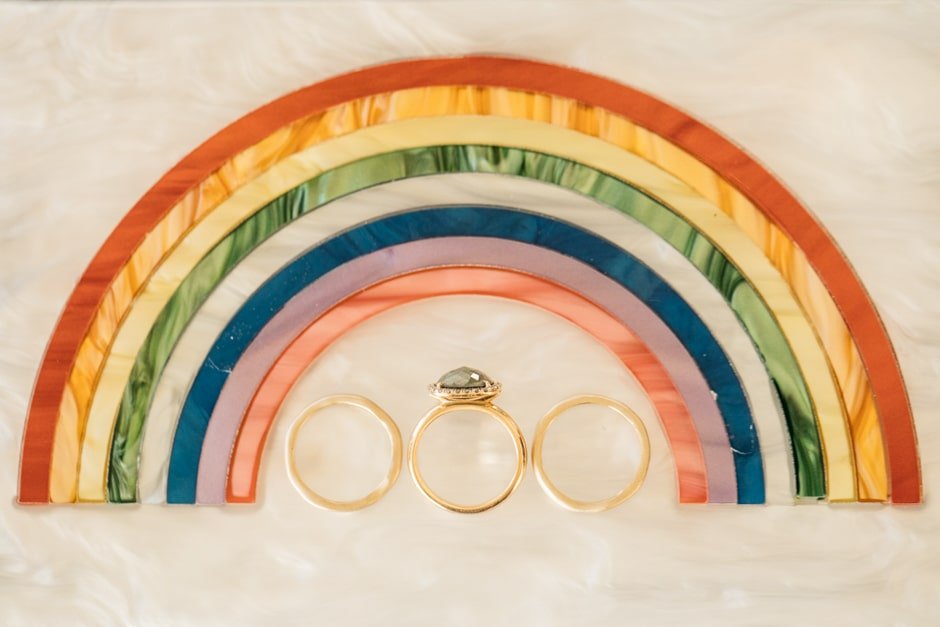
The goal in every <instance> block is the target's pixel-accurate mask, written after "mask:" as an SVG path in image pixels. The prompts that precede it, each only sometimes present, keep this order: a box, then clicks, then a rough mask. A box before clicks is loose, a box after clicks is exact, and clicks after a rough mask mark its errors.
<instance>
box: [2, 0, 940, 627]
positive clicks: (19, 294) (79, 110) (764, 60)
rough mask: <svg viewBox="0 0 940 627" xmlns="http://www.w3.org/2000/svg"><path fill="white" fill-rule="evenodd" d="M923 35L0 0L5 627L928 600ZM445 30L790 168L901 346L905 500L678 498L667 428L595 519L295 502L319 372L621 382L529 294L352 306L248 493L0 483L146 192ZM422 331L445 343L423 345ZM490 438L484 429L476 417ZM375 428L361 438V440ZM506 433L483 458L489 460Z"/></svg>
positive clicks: (411, 403)
mask: <svg viewBox="0 0 940 627" xmlns="http://www.w3.org/2000/svg"><path fill="white" fill-rule="evenodd" d="M938 29H940V9H938V7H937V5H936V4H932V3H931V4H927V3H905V4H900V3H871V4H862V3H832V4H827V5H821V4H815V3H807V2H802V3H792V4H789V3H788V4H778V3H760V4H757V3H754V4H745V3H741V2H711V3H687V4H686V3H678V2H670V3H630V4H613V3H589V2H577V3H567V4H549V3H540V4H523V3H519V4H511V3H506V2H494V3H472V4H470V3H467V4H461V3H456V2H455V3H410V4H408V3H392V2H389V3H379V4H351V3H315V4H310V5H301V4H294V3H287V4H276V3H265V4H264V5H260V4H256V5H251V4H241V5H225V4H217V5H211V6H209V5H193V4H185V3H179V4H176V3H168V4H140V5H131V6H127V5H109V4H101V5H99V4H94V3H83V4H76V5H55V4H45V3H44V4H35V5H32V4H30V5H27V4H4V5H0V51H2V52H0V295H2V299H0V343H2V346H3V350H2V352H0V453H2V457H3V459H4V460H5V463H4V464H2V465H0V494H4V495H6V496H5V498H3V499H0V501H2V504H0V623H3V624H4V625H37V624H69V623H74V624H96V625H97V624H101V625H123V624H134V625H167V624H200V625H233V624H301V623H303V624H309V623H314V624H325V625H339V624H348V625H379V624H381V625H478V624H495V625H517V624H538V625H571V624H604V625H622V624H625V623H637V624H654V623H659V624H676V625H687V624H701V623H711V624H794V623H797V624H820V625H831V624H853V625H854V624H922V625H930V624H936V623H937V622H938V620H940V610H938V609H937V605H936V599H937V597H938V595H940V560H938V554H937V551H938V550H940V549H938V541H940V526H938V524H937V516H938V509H937V508H938V506H937V505H936V500H935V499H932V498H931V497H932V496H934V495H935V493H936V490H935V486H937V485H938V482H940V466H938V464H940V457H938V453H937V451H938V450H940V449H938V447H940V427H938V424H937V419H938V417H940V416H938V411H937V407H938V405H940V393H938V391H937V386H936V378H937V377H938V376H940V352H938V344H940V331H938V327H937V323H936V321H937V319H938V316H940V298H938V293H940V291H938V289H940V279H938V276H940V255H938V254H937V250H940V212H938V211H937V202H938V201H940V176H938V174H940V172H938V163H940V121H938V118H937V115H936V103H937V102H938V101H940V39H938V38H937V36H936V33H937V32H938ZM464 52H501V53H508V54H514V55H524V56H530V57H537V58H542V59H546V60H549V61H555V62H559V63H564V64H568V65H573V66H577V67H580V68H583V69H586V70H589V71H593V72H597V73H600V74H604V75H607V76H611V77H614V78H617V79H620V80H622V81H624V82H627V83H629V84H631V85H634V86H637V87H640V88H643V89H646V90H648V91H650V92H652V93H654V94H656V95H658V96H660V97H662V98H663V99H665V100H667V101H669V102H672V103H674V104H676V105H678V106H679V107H681V108H683V109H685V110H687V111H690V112H692V113H693V114H694V115H695V116H696V117H698V118H699V119H702V120H704V121H706V122H708V123H710V124H712V125H714V126H715V127H717V128H719V129H720V130H721V131H722V132H724V133H726V134H727V135H728V136H729V137H731V138H732V139H733V140H734V141H736V142H738V143H739V144H741V145H743V146H745V147H746V148H747V149H748V150H749V151H751V152H752V153H754V154H755V155H756V156H757V157H758V158H759V159H761V160H762V161H763V162H764V163H765V164H767V165H768V166H769V167H770V168H771V169H772V170H773V171H775V172H776V173H777V174H778V175H779V176H780V177H781V178H782V180H783V181H784V182H785V183H786V184H787V185H789V186H790V187H791V188H792V189H794V190H795V192H796V193H797V194H798V195H799V196H800V197H801V198H802V199H803V200H804V201H805V202H806V203H807V204H808V206H809V207H811V208H812V210H813V211H814V212H815V213H816V214H817V215H818V216H819V217H820V219H821V220H822V221H823V223H824V224H825V225H826V226H827V227H828V228H829V229H830V230H831V231H832V233H833V234H834V235H835V237H836V240H837V241H838V242H839V244H840V245H841V246H842V247H843V249H844V250H845V251H846V253H847V255H848V257H849V259H850V260H851V261H852V262H853V264H854V265H855V267H856V268H857V269H858V271H859V273H860V275H861V277H862V279H863V281H864V282H865V284H866V285H867V286H868V288H869V289H870V291H871V293H872V295H873V297H874V299H875V302H876V303H877V304H878V306H879V310H880V312H881V313H882V315H883V316H884V319H885V323H886V325H887V327H888V330H889V332H890V333H891V336H892V338H893V339H894V341H895V343H896V347H897V350H898V353H899V357H900V360H901V363H902V367H903V369H904V373H905V375H906V378H907V381H908V384H909V388H910V392H911V399H912V403H913V406H914V412H915V418H916V419H917V423H918V435H919V438H920V444H921V449H922V455H923V466H924V474H925V482H926V492H927V498H928V504H927V505H926V506H924V507H922V508H911V509H899V508H887V507H878V506H854V507H830V506H825V505H823V506H818V507H815V506H800V507H793V506H768V507H748V508H745V507H684V508H680V507H678V506H677V505H676V504H675V502H674V498H673V491H672V485H671V481H672V477H671V474H670V473H671V468H670V466H669V464H668V463H667V459H666V458H665V456H664V455H663V451H662V450H660V451H659V452H658V457H654V464H653V467H652V468H651V470H650V477H649V479H648V482H647V484H646V485H645V486H644V488H643V490H642V491H641V493H640V494H639V495H638V496H637V497H636V499H635V500H633V501H631V502H630V503H628V504H627V505H625V506H623V507H621V508H620V509H617V510H615V511H613V512H610V513H608V514H605V515H575V514H570V513H567V512H564V511H562V510H560V509H558V508H556V507H555V506H553V505H551V504H550V503H549V502H548V501H547V499H546V498H545V497H544V496H543V495H542V494H541V492H540V490H539V489H538V487H537V485H536V483H535V481H534V478H533V477H532V476H529V477H528V478H527V480H526V482H525V483H524V484H523V486H522V488H521V489H520V491H519V493H517V494H516V495H514V496H513V498H512V499H511V501H509V502H507V503H506V504H505V505H504V506H503V507H501V508H500V509H497V510H495V511H493V512H491V513H490V514H488V515H484V516H478V517H458V516H453V515H448V514H446V513H445V512H441V511H438V510H436V509H434V508H433V507H431V506H430V505H429V504H427V503H425V502H424V501H423V500H422V499H421V497H420V495H419V494H418V493H417V491H416V490H415V489H414V488H413V487H412V485H411V484H410V481H409V479H408V477H407V476H406V475H403V476H402V479H401V481H400V483H399V484H398V485H397V486H396V487H395V488H394V489H393V490H392V492H391V493H390V494H389V495H388V497H387V498H386V499H385V500H383V501H382V502H381V503H380V504H379V505H377V506H376V507H374V508H372V509H370V510H367V511H363V512H360V513H356V514H354V515H348V516H342V515H332V514H327V513H324V512H320V511H318V510H315V509H313V508H311V507H309V506H308V505H306V504H305V503H304V502H303V501H301V500H300V498H299V497H298V496H297V495H296V494H295V493H294V491H293V490H292V489H291V488H290V486H289V484H288V482H287V479H286V476H285V474H284V471H283V467H282V464H281V460H280V457H279V455H280V452H281V449H282V446H283V436H284V433H285V431H286V427H287V424H288V420H284V419H283V418H289V417H290V416H292V415H293V414H294V413H296V412H297V411H298V410H299V408H300V407H302V406H303V405H304V404H306V402H309V401H310V400H313V399H314V398H316V397H318V396H319V395H322V394H325V393H327V392H335V391H339V388H340V387H342V388H344V389H345V390H346V391H361V392H367V393H375V394H376V395H379V392H378V387H377V386H380V385H381V386H383V387H382V389H381V395H383V396H384V397H386V398H389V399H392V400H390V401H389V402H388V405H389V406H388V409H389V410H391V411H393V413H394V414H395V415H396V417H398V416H402V417H403V418H402V422H403V424H404V423H406V422H408V421H413V420H414V419H416V417H417V415H419V414H420V413H421V411H423V410H424V409H425V408H426V407H428V405H429V399H427V398H426V397H423V396H422V394H421V393H420V392H418V393H415V392H414V391H413V390H414V389H415V386H416V385H417V386H418V387H420V385H421V384H423V383H424V382H425V381H427V380H428V378H433V377H434V376H436V375H437V374H438V371H439V370H441V369H442V368H446V367H449V366H450V365H459V363H462V362H464V361H471V360H477V361H476V362H475V363H476V365H478V366H479V367H481V368H483V369H484V370H487V369H489V370H494V369H497V368H498V370H499V371H501V373H502V377H503V378H504V379H506V380H512V381H516V382H518V383H517V384H516V385H517V387H514V388H511V389H509V390H507V392H506V397H505V398H506V400H505V404H506V405H507V406H509V405H512V404H514V403H519V402H521V401H520V400H519V399H522V398H530V397H535V398H538V399H540V401H541V403H542V405H541V407H540V409H541V408H544V407H547V406H548V405H549V404H551V402H553V401H554V400H556V399H557V398H561V397H563V396H564V395H566V394H569V393H573V392H577V391H584V390H583V385H585V384H586V383H585V382H590V383H591V385H592V386H596V387H595V390H594V391H602V392H605V393H608V394H611V395H614V396H620V397H624V398H627V397H628V395H629V394H630V393H631V392H630V390H629V388H628V382H627V380H626V378H625V376H626V375H622V374H619V373H622V371H621V370H618V368H616V367H615V366H616V364H615V363H614V362H613V358H612V357H611V356H610V354H609V353H607V352H606V351H604V350H603V349H601V348H600V347H598V345H597V344H595V343H594V342H593V341H591V340H589V339H588V338H587V337H586V336H584V335H583V334H582V333H580V332H579V331H577V330H574V329H572V328H571V327H570V326H568V325H565V324H561V323H559V322H558V321H557V320H556V319H554V318H553V317H552V316H549V315H546V314H542V313H540V312H537V311H535V310H532V309H530V308H526V307H522V306H519V305H513V304H508V303H495V304H494V303H492V302H490V301H486V300H483V299H463V300H459V299H442V300H438V301H432V302H428V303H422V304H419V305H414V306H411V307H408V308H402V309H400V310H397V311H394V312H391V313H389V314H388V315H386V316H383V317H382V318H381V319H377V320H374V321H372V322H370V323H368V324H366V325H363V326H362V327H360V328H359V329H357V330H356V331H354V332H353V333H351V334H350V335H349V336H348V337H346V338H345V339H344V340H343V341H342V342H341V343H340V344H337V345H336V346H334V347H333V348H332V349H331V350H330V351H329V353H328V354H327V355H325V356H324V357H323V359H321V360H320V362H319V363H318V364H317V365H316V366H315V367H314V369H313V370H312V371H311V372H310V373H309V374H308V376H307V377H305V378H304V380H303V381H302V382H301V384H300V386H299V388H298V389H297V390H295V393H294V394H293V395H292V396H291V398H290V399H289V401H288V406H287V407H286V408H285V411H284V414H283V416H282V420H281V421H280V422H279V423H278V425H277V427H276V429H275V431H274V433H273V440H272V443H271V444H272V446H271V449H270V451H269V453H270V454H269V459H268V463H267V464H266V467H265V471H264V473H263V476H262V484H263V492H262V498H263V502H262V503H261V504H259V505H258V506H257V507H246V508H231V507H229V508H224V509H219V508H193V507H166V506H142V507H117V506H101V507H94V506H90V507H54V508H53V507H50V508H21V507H17V506H15V505H13V497H14V494H15V489H16V488H15V486H16V474H17V461H18V457H19V445H20V439H21V436H22V426H23V419H24V416H25V412H26V407H27V404H28V400H29V395H30V392H31V387H32V383H33V378H34V376H35V372H36V368H37V367H38V364H39V361H40V359H41V356H42V352H43V349H44V347H45V344H46V341H47V339H48V336H49V334H50V332H51V330H52V327H53V325H54V323H55V320H56V317H57V316H58V314H59V311H60V309H61V306H62V304H63V303H64V302H65V299H66V298H67V295H68V293H69V290H70V289H71V287H72V286H73V285H74V283H75V281H76V280H77V278H78V276H79V275H80V273H81V271H82V269H83V268H84V267H85V265H86V264H87V262H88V260H89V259H90V258H91V257H92V255H93V254H94V252H95V250H96V249H97V248H98V246H99V245H100V243H101V242H102V241H103V240H104V238H105V237H106V235H107V233H108V232H109V231H110V230H111V229H112V228H113V226H114V225H115V224H116V223H117V221H118V220H119V219H120V217H121V216H122V215H123V214H124V213H125V212H126V211H127V210H128V208H129V207H130V206H131V205H132V204H133V203H134V202H135V201H136V200H137V198H138V197H139V196H140V195H141V194H142V193H143V192H144V191H145V190H146V189H147V188H148V187H149V186H150V185H151V184H152V183H153V182H154V181H156V180H157V178H158V177H159V176H160V175H161V174H162V173H163V172H164V171H166V170H167V169H168V168H169V167H171V166H172V165H173V164H174V163H175V162H176V161H177V160H178V159H179V158H181V157H182V156H183V155H185V154H186V153H187V152H188V151H189V150H190V149H192V148H193V147H194V146H196V145H197V144H198V143H200V142H201V141H202V140H204V139H205V138H206V137H208V136H209V135H211V134H212V133H214V132H215V131H217V130H219V129H220V128H222V127H223V126H224V125H225V124H227V123H229V122H230V121H232V120H234V119H236V118H237V117H239V116H241V115H243V114H244V113H246V112H248V111H250V110H251V109H253V108H254V107H256V106H259V105H261V104H263V103H265V102H267V101H269V100H271V99H273V98H275V97H276V96H279V95H281V94H284V93H286V92H288V91H291V90H293V89H296V88H298V87H301V86H303V85H306V84H309V83H312V82H314V81H316V80H319V79H322V78H325V77H327V76H330V75H333V74H336V73H338V72H342V71H346V70H349V69H352V68H356V67H360V66H363V65H367V64H374V63H379V62H382V61H387V60H390V59H396V58H403V57H413V56H420V55H429V54H454V53H464ZM491 321H492V322H491ZM443 324H446V325H448V326H449V327H450V328H456V329H457V330H458V339H456V340H450V341H448V342H437V343H428V342H416V340H415V338H416V337H418V336H419V335H420V333H421V332H422V330H423V329H430V328H440V326H441V325H443ZM533 345H537V346H539V357H538V359H537V360H536V361H535V363H533V360H532V359H530V358H529V357H530V353H529V350H530V347H531V346H533ZM494 347H496V348H494ZM365 354H369V355H370V357H371V358H370V359H369V360H364V359H361V358H359V357H357V356H361V355H365ZM403 355H404V356H405V357H404V358H403V357H402V356H403ZM416 364H417V365H416ZM612 373H613V374H612ZM397 386H401V390H400V391H396V390H397V389H398V387H397ZM523 389H524V390H525V392H523ZM526 413H527V412H526ZM536 417H537V416H533V415H521V416H520V417H519V418H520V421H521V422H522V421H525V423H526V424H527V425H532V424H534V421H535V419H536ZM357 424H359V423H357ZM361 424H362V425H363V428H365V425H368V423H367V422H365V421H362V422H361ZM409 424H410V423H409ZM604 424H605V425H608V426H610V427H611V428H613V426H615V425H614V424H613V423H609V424H608V423H607V422H605V423H604ZM481 433H483V434H484V436H486V437H485V438H483V439H482V440H481V441H482V442H484V445H486V446H489V444H493V446H495V442H496V440H495V439H494V440H492V442H490V437H489V436H490V435H492V436H493V437H496V436H497V435H498V434H497V432H495V431H490V430H486V431H482V432H481ZM368 441H369V442H370V443H374V444H375V445H376V446H375V447H372V448H369V447H365V448H366V449H369V450H357V452H356V454H357V455H360V456H365V455H368V454H370V453H374V452H375V451H376V450H381V449H380V447H378V445H379V444H380V443H381V441H380V439H378V438H371V439H369V440H368ZM594 441H595V443H597V442H596V438H595V440H594ZM488 443H489V444H488ZM579 446H580V444H579ZM487 450H489V449H487ZM493 450H496V449H495V448H494V449H493ZM498 457H499V456H498V455H489V456H483V458H482V459H483V461H484V464H485V465H486V467H487V468H488V469H492V468H493V467H496V466H498V462H499V461H500V460H499V459H498ZM460 459H463V458H460ZM460 459H458V461H460ZM467 468H468V469H471V470H472V468H471V467H470V466H467ZM575 470H576V469H573V468H570V467H568V471H569V472H570V474H571V476H572V477H574V476H576V473H575ZM429 473H430V470H429Z"/></svg>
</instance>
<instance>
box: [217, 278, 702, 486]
mask: <svg viewBox="0 0 940 627" xmlns="http://www.w3.org/2000/svg"><path fill="white" fill-rule="evenodd" d="M458 294H473V295H483V296H496V297H501V298H507V299H512V300H516V301H520V302H524V303H528V304H530V305H535V306H536V307H540V308H542V309H546V310H548V311H550V312H552V313H555V314H557V315H559V316H560V317H562V318H565V319H566V320H568V321H570V322H573V323H574V324H576V325H577V326H579V327H581V328H583V329H584V330H585V331H587V332H588V333H590V334H591V335H593V336H594V337H595V338H596V339H597V340H599V341H600V342H602V343H603V344H605V345H606V346H607V347H608V348H609V349H610V350H611V351H613V353H614V354H615V355H616V356H617V357H618V358H619V359H620V361H621V362H622V363H623V364H624V365H625V366H626V367H627V368H628V369H629V370H630V371H631V372H632V373H633V375H634V376H635V377H636V379H637V381H639V383H640V385H641V386H642V387H643V389H644V391H645V392H646V394H647V395H648V396H649V398H650V400H651V401H652V402H653V405H654V407H655V408H656V412H657V413H658V414H659V417H660V421H661V422H662V425H663V429H664V431H665V432H666V438H667V440H668V441H669V443H670V446H671V448H672V453H673V456H674V458H675V464H676V475H677V481H678V488H679V500H680V502H682V503H705V502H707V501H708V490H707V485H708V484H707V478H706V468H705V457H704V455H703V453H702V448H701V445H700V443H699V439H698V435H697V433H696V431H695V426H694V423H693V422H692V417H691V416H690V414H689V411H688V408H687V407H686V405H685V403H684V401H683V399H682V397H681V395H680V394H679V391H678V390H677V389H676V387H675V385H674V384H673V382H672V380H671V379H670V378H669V375H668V373H667V372H666V370H665V369H664V368H663V367H662V365H661V364H660V363H659V360H658V359H657V358H656V357H655V355H653V354H652V353H651V352H650V350H649V349H648V348H647V347H646V345H645V344H643V342H641V341H640V340H639V339H638V338H637V337H636V336H635V335H634V334H633V333H632V332H631V331H630V330H629V329H627V328H626V327H624V326H623V324H621V323H620V322H619V321H618V320H617V319H616V318H614V317H613V316H611V315H610V314H608V313H607V312H606V311H604V310H603V309H601V308H599V307H597V306H596V305H594V303H592V302H591V301H589V300H587V299H585V298H583V297H582V296H580V295H579V294H577V293H575V292H572V291H571V290H569V289H567V288H565V287H562V286H560V285H557V284H555V283H553V282H551V281H547V280H545V279H542V278H538V277H534V276H531V275H528V274H523V273H520V272H517V271H513V270H503V269H495V268H480V267H446V268H433V269H428V270H418V271H415V272H411V273H407V274H403V275H400V276H398V277H394V278H391V279H388V280H386V281H383V282H380V283H377V284H375V285H373V286H371V287H368V288H366V289H365V290H363V291H361V292H358V293H357V294H355V295H353V296H351V297H350V298H348V299H347V300H345V301H343V302H342V303H340V304H338V305H337V306H336V307H334V308H332V309H330V310H329V311H327V312H326V313H325V314H323V315H322V316H321V317H320V318H318V319H317V320H315V321H313V322H312V323H311V324H310V325H309V326H308V327H307V328H306V329H305V330H304V332H303V333H301V334H300V335H299V336H297V338H296V339H295V340H294V341H293V342H292V343H291V345H290V346H288V347H287V349H285V351H284V352H283V353H282V354H281V355H280V357H278V359H277V361H276V362H275V363H274V364H273V365H272V366H271V369H270V370H269V371H268V373H267V374H266V375H265V378H264V380H263V381H262V383H261V385H260V386H259V387H258V389H257V390H256V391H255V395H254V397H253V398H252V401H251V404H250V405H249V406H248V409H247V410H246V412H245V416H244V417H243V418H242V424H241V427H240V428H239V432H238V438H237V439H236V442H235V447H234V449H233V451H232V457H231V461H230V462H229V477H228V485H227V488H226V500H227V501H228V502H229V503H253V502H255V497H256V493H257V481H258V473H259V469H260V465H261V461H262V457H263V453H264V444H265V441H266V440H267V435H268V432H269V431H270V428H271V425H272V424H273V422H274V419H275V417H276V416H277V413H278V409H279V408H280V406H281V403H282V402H283V401H284V398H285V397H286V396H287V394H288V393H289V392H290V390H291V388H292V387H293V385H294V383H296V381H297V379H298V378H299V377H300V376H301V375H302V374H303V372H304V371H305V370H306V369H307V368H308V367H309V366H310V364H311V363H312V362H313V361H314V360H315V359H316V358H317V357H318V356H319V355H320V354H321V353H322V352H323V351H324V350H326V348H328V347H329V346H330V345H331V344H332V343H333V342H335V341H336V340H337V339H339V338H340V337H342V335H343V334H345V333H346V332H347V331H349V330H350V329H352V328H353V327H355V326H356V325H358V324H359V323H361V322H363V321H365V320H367V319H369V318H371V317H373V316H376V315H378V314H380V313H382V312H384V311H387V310H389V309H391V308H393V307H397V306H399V305H403V304H406V303H410V302H413V301H416V300H421V299H426V298H432V297H435V296H451V295H458ZM416 389H417V388H416Z"/></svg>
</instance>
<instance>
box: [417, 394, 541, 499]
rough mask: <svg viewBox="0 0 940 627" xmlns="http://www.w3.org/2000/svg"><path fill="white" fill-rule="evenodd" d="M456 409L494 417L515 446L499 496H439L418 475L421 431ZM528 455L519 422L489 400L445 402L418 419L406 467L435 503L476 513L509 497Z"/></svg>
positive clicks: (419, 471) (523, 471)
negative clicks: (473, 501)
mask: <svg viewBox="0 0 940 627" xmlns="http://www.w3.org/2000/svg"><path fill="white" fill-rule="evenodd" d="M457 411H478V412H483V413H484V414H487V415H488V416H491V417H493V418H495V419H496V420H498V421H499V422H500V424H502V425H503V427H505V428H506V431H508V432H509V435H510V436H512V440H513V445H514V446H515V448H516V472H515V474H514V475H513V478H512V480H511V481H510V482H509V485H507V486H506V488H505V489H504V490H503V491H502V492H501V493H500V494H499V495H498V496H496V497H495V498H492V499H490V500H489V501H486V502H485V503H480V504H479V505H460V504H458V503H454V502H452V501H448V500H447V499H444V498H442V497H440V496H438V495H437V494H436V493H435V492H434V491H433V490H432V489H431V487H430V486H429V485H428V484H427V482H426V481H425V480H424V477H423V476H422V475H421V470H420V469H419V468H418V445H419V444H420V442H421V438H422V437H423V436H424V432H425V431H426V430H427V428H428V427H430V426H431V424H432V423H433V422H434V421H435V420H437V419H438V418H441V417H442V416H444V415H446V414H450V413H453V412H457ZM527 459H528V454H527V452H526V445H525V436H524V435H523V434H522V430H521V429H520V428H519V425H517V424H516V421H515V420H513V419H512V417H511V416H510V415H509V414H507V413H506V412H504V411H503V410H502V409H500V408H499V407H497V406H496V405H493V404H492V403H445V404H442V405H438V406H437V407H434V408H433V409H431V411H429V412H428V413H427V414H425V415H424V417H423V418H422V419H421V421H420V422H418V425H417V426H416V427H415V430H414V433H413V434H412V436H411V445H410V446H409V447H408V467H409V469H410V470H411V477H412V478H413V479H414V482H415V485H416V486H418V489H419V490H421V492H423V493H424V495H425V496H426V497H428V499H430V500H431V502H433V503H434V504H435V505H437V506H438V507H442V508H444V509H446V510H449V511H452V512H457V513H458V514H478V513H480V512H485V511H486V510H488V509H492V508H494V507H496V506H497V505H499V504H500V503H502V502H503V501H505V500H506V499H507V498H509V496H510V495H511V494H512V493H513V492H515V491H516V488H517V487H519V484H520V483H521V482H522V477H523V475H525V468H526V463H527Z"/></svg>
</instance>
